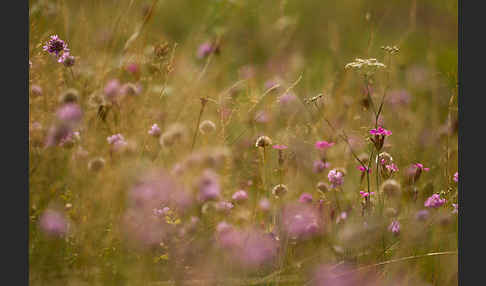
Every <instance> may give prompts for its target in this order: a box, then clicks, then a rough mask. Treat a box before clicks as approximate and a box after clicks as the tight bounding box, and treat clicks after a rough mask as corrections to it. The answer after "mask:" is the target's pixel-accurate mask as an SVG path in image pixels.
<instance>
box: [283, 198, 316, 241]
mask: <svg viewBox="0 0 486 286" xmlns="http://www.w3.org/2000/svg"><path fill="white" fill-rule="evenodd" d="M321 223H322V222H321V221H320V216H319V212H318V210H317V209H316V208H314V207H313V206H312V205H310V204H289V205H287V206H285V207H284V208H283V210H282V227H283V230H284V231H285V232H286V233H287V234H288V235H289V236H290V238H292V239H307V238H310V237H313V236H315V235H317V234H318V233H319V232H320V230H321V229H322V225H321Z"/></svg>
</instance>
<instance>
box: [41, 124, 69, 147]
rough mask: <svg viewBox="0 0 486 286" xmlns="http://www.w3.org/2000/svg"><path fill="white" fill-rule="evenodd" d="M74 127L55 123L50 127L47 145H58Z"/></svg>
mask: <svg viewBox="0 0 486 286" xmlns="http://www.w3.org/2000/svg"><path fill="white" fill-rule="evenodd" d="M71 132H72V129H71V127H70V126H69V125H67V124H59V125H54V126H51V128H49V131H48V133H47V138H46V143H45V146H46V147H51V146H56V145H57V144H59V142H60V141H61V140H62V139H63V138H65V137H66V136H68V135H69V133H71Z"/></svg>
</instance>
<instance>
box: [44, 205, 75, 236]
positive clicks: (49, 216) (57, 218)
mask: <svg viewBox="0 0 486 286" xmlns="http://www.w3.org/2000/svg"><path fill="white" fill-rule="evenodd" d="M40 227H41V229H42V231H44V232H45V233H46V234H48V235H50V236H58V237H61V236H64V235H66V234H67V231H68V223H67V221H66V219H65V217H64V215H63V214H61V213H60V212H58V211H55V210H50V209H48V210H46V211H44V212H43V213H42V215H41V217H40Z"/></svg>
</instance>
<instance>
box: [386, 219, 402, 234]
mask: <svg viewBox="0 0 486 286" xmlns="http://www.w3.org/2000/svg"><path fill="white" fill-rule="evenodd" d="M388 230H389V231H391V232H392V233H393V234H395V235H397V234H399V233H400V223H399V222H398V221H397V220H394V221H392V223H391V224H390V225H389V226H388Z"/></svg>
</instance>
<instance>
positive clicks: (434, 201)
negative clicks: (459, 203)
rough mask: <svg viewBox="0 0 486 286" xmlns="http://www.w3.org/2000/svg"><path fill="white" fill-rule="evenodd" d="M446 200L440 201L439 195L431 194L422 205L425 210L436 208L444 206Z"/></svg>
mask: <svg viewBox="0 0 486 286" xmlns="http://www.w3.org/2000/svg"><path fill="white" fill-rule="evenodd" d="M445 202H446V199H441V198H440V195H439V194H433V195H432V196H430V197H429V198H428V199H427V200H426V201H425V203H424V206H425V207H427V208H438V207H440V206H442V205H443V204H445Z"/></svg>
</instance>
